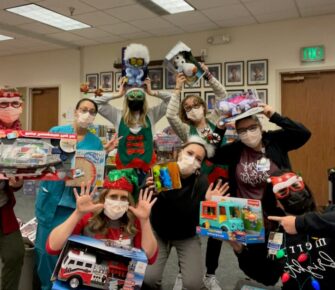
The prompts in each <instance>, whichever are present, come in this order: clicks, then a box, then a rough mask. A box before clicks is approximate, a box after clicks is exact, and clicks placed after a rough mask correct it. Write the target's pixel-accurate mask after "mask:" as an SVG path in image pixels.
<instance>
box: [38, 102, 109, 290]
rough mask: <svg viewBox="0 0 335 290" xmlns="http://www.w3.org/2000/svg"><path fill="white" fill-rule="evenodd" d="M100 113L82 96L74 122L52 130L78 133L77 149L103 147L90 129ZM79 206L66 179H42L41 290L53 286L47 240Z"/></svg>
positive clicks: (39, 224)
mask: <svg viewBox="0 0 335 290" xmlns="http://www.w3.org/2000/svg"><path fill="white" fill-rule="evenodd" d="M96 114H97V105H96V104H95V103H94V102H93V101H92V100H90V99H86V98H83V99H81V100H80V101H79V102H78V103H77V105H76V107H75V111H74V117H75V119H74V121H73V123H72V124H69V125H63V126H56V127H53V128H51V129H50V132H52V133H70V134H77V146H76V147H77V149H85V150H103V146H102V143H101V141H100V139H99V138H98V137H97V136H95V135H94V134H92V133H91V132H90V131H89V130H88V126H89V125H91V124H92V123H93V122H94V119H95V116H96ZM75 208H76V200H75V198H74V195H73V188H72V187H67V186H65V182H64V181H43V182H41V183H40V186H39V190H38V193H37V196H36V201H35V215H36V217H37V221H38V227H37V233H36V241H35V252H36V258H35V263H36V269H37V274H38V277H39V279H40V282H41V288H42V290H49V289H51V287H52V283H51V282H50V277H51V275H52V272H53V269H54V267H55V265H56V262H57V257H53V256H50V255H48V254H47V253H46V251H45V242H46V239H47V237H48V235H49V234H50V232H51V231H52V229H53V228H55V227H56V226H58V225H59V224H61V223H62V222H63V221H64V220H65V219H67V218H68V217H69V215H71V213H72V212H73V211H74V210H75Z"/></svg>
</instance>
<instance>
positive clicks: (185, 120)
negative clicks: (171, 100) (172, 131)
mask: <svg viewBox="0 0 335 290" xmlns="http://www.w3.org/2000/svg"><path fill="white" fill-rule="evenodd" d="M189 98H194V102H195V103H197V104H200V105H202V106H203V107H204V116H206V115H207V105H206V103H205V101H204V100H203V99H202V98H201V97H199V96H195V95H190V96H187V97H186V98H184V99H183V101H182V102H181V105H180V108H179V118H180V120H182V122H183V123H186V124H188V125H194V122H193V121H192V120H190V119H189V118H188V117H187V114H186V111H185V109H184V105H185V102H186V101H187V100H188V99H189Z"/></svg>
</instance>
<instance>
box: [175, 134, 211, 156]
mask: <svg viewBox="0 0 335 290" xmlns="http://www.w3.org/2000/svg"><path fill="white" fill-rule="evenodd" d="M190 144H198V145H200V146H201V147H203V148H204V149H205V152H206V157H207V158H211V157H213V156H214V153H215V146H214V145H212V144H209V143H208V142H207V141H206V140H205V139H203V138H201V137H200V136H198V135H191V136H190V137H189V138H188V139H187V142H186V143H184V145H183V146H182V148H185V147H186V146H188V145H190Z"/></svg>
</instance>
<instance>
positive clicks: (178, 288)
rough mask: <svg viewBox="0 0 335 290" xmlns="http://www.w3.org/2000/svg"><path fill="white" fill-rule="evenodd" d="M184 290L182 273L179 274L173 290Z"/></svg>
mask: <svg viewBox="0 0 335 290" xmlns="http://www.w3.org/2000/svg"><path fill="white" fill-rule="evenodd" d="M182 289H183V279H182V276H181V273H179V274H178V275H177V277H176V281H175V282H174V286H173V290H182Z"/></svg>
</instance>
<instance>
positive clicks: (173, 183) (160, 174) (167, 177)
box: [152, 162, 181, 192]
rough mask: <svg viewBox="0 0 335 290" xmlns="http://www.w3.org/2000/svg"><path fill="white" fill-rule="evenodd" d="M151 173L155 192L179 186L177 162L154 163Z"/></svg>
mask: <svg viewBox="0 0 335 290" xmlns="http://www.w3.org/2000/svg"><path fill="white" fill-rule="evenodd" d="M152 174H153V178H154V184H155V188H156V191H157V192H161V191H167V190H171V189H177V188H181V181H180V174H179V168H178V165H177V162H167V163H162V164H156V165H155V166H154V167H153V168H152Z"/></svg>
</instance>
